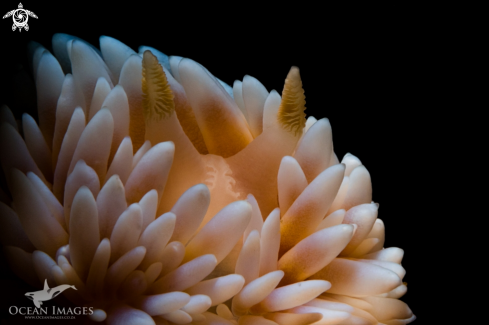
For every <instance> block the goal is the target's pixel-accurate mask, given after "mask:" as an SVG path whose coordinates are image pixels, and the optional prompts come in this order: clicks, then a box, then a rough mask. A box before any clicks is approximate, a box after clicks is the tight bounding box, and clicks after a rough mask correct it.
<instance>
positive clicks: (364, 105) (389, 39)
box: [0, 1, 440, 324]
mask: <svg viewBox="0 0 489 325" xmlns="http://www.w3.org/2000/svg"><path fill="white" fill-rule="evenodd" d="M17 5H18V3H17V2H14V1H3V2H2V4H1V5H0V11H1V13H0V14H1V15H2V16H3V15H4V14H5V13H6V12H8V11H10V10H12V9H15V8H17ZM23 5H24V9H28V10H31V11H33V12H34V13H35V14H36V15H37V16H38V17H39V18H38V19H34V18H29V26H30V30H29V31H28V32H26V31H25V30H23V31H22V32H20V33H19V32H18V31H15V32H12V30H11V26H12V20H11V18H8V19H4V20H0V35H1V55H2V57H1V61H0V62H1V67H2V68H1V69H2V70H1V71H0V78H1V82H2V88H1V89H2V90H1V92H0V96H1V97H0V103H1V102H5V103H7V104H8V105H9V106H10V107H11V108H12V109H13V110H14V111H15V113H16V114H17V115H18V116H19V117H20V114H21V112H22V111H31V112H35V109H34V107H35V99H34V97H32V96H30V95H28V94H29V89H31V90H30V91H32V81H29V79H25V78H20V77H19V75H22V74H30V71H29V68H28V60H27V55H26V50H25V46H26V44H27V42H28V41H29V40H34V41H37V42H39V43H41V44H43V45H44V46H45V47H47V48H48V49H50V46H51V45H50V44H51V37H52V35H53V34H54V33H56V32H63V33H67V34H72V35H75V36H78V37H81V38H83V39H85V40H86V41H88V42H90V43H92V44H94V45H96V46H98V37H99V36H100V35H107V36H111V37H114V38H117V39H119V40H120V41H122V42H124V43H126V44H127V45H128V46H130V47H132V48H133V49H134V50H136V51H137V47H138V46H139V45H148V46H153V47H155V48H157V49H159V50H161V51H162V52H164V53H166V54H168V55H179V56H184V57H189V58H192V59H194V60H195V61H197V62H199V63H201V64H202V65H204V66H205V67H206V68H207V69H208V70H209V71H211V72H212V73H213V74H214V75H215V76H217V77H218V78H220V79H221V80H223V81H225V82H227V83H228V84H230V85H232V83H233V81H234V80H236V79H240V80H242V78H243V76H244V75H246V74H248V75H251V76H253V77H255V78H257V79H258V80H260V81H261V82H262V83H263V85H265V87H266V88H267V89H268V90H269V91H270V90H272V89H276V90H277V91H279V93H281V91H282V88H283V82H284V79H285V77H286V75H287V72H288V71H289V69H290V67H291V66H293V65H294V66H298V67H299V68H300V72H301V77H302V81H303V87H304V89H305V95H306V106H307V110H306V113H307V115H308V116H309V115H312V116H314V117H316V118H318V119H319V118H323V117H327V118H329V120H330V122H331V125H332V128H333V139H334V146H335V152H336V154H337V156H338V158H339V159H340V160H341V158H342V157H343V156H344V155H345V154H346V153H347V152H350V153H352V154H354V155H356V156H357V157H359V158H360V160H361V161H362V162H363V164H364V165H365V166H366V167H367V169H368V170H369V172H370V174H371V177H372V182H373V199H374V201H376V202H379V203H380V210H379V218H381V219H382V220H383V221H384V223H385V226H386V244H385V247H401V248H403V249H404V250H405V257H404V260H403V263H402V264H403V266H404V267H405V268H406V270H407V275H406V277H405V279H404V281H406V282H408V293H407V294H406V295H405V296H404V297H403V298H402V300H403V301H405V302H406V303H408V304H409V306H410V307H411V309H412V310H413V312H414V313H415V314H416V315H417V317H418V320H417V321H416V323H421V324H422V323H424V321H423V319H425V320H426V319H427V318H428V317H429V316H430V315H432V314H433V313H434V309H433V307H430V306H429V305H427V304H426V299H427V295H428V296H429V294H428V293H427V292H428V291H429V288H430V287H429V286H430V285H432V284H435V283H436V282H437V281H440V280H437V278H436V273H435V271H434V270H433V269H432V268H430V267H428V266H427V263H438V262H439V261H437V260H436V255H435V254H434V253H433V251H434V250H435V249H436V248H437V247H436V245H437V242H438V240H437V239H438V237H439V236H440V234H438V233H436V231H435V230H433V229H431V228H428V227H427V225H428V224H429V223H430V222H431V220H433V218H434V217H435V216H436V213H435V212H434V211H435V209H436V204H437V203H436V202H435V200H434V199H433V197H432V195H431V191H432V188H433V183H432V179H431V178H430V175H431V173H432V172H433V165H435V164H437V162H436V161H435V160H434V159H433V157H432V156H431V155H430V150H431V149H432V147H433V146H435V145H436V143H437V142H438V138H437V136H436V131H429V130H433V129H434V128H435V129H436V123H435V121H434V120H432V119H431V118H430V117H429V116H430V111H431V110H432V109H433V108H434V107H435V106H436V98H435V97H434V96H433V89H434V87H435V83H436V80H435V77H434V74H435V72H436V70H437V67H436V65H437V61H436V60H435V53H436V51H437V44H436V39H437V37H436V36H437V33H439V31H438V30H437V29H436V28H432V27H431V26H429V24H427V23H426V21H425V18H424V17H422V16H421V15H420V14H417V13H416V14H413V15H411V14H406V13H405V10H407V9H408V8H358V7H354V6H349V5H345V7H344V8H331V7H330V8H319V7H301V6H297V5H295V6H294V7H290V8H289V7H284V5H282V6H281V7H280V8H278V7H277V8H276V9H274V10H272V11H265V9H264V8H263V7H261V6H256V7H254V6H253V7H252V6H251V5H247V4H245V3H237V4H236V5H232V6H226V7H218V6H217V5H215V7H212V6H211V5H210V4H206V6H203V7H202V8H198V7H194V6H193V5H191V4H190V3H188V4H185V5H183V6H180V8H176V7H173V6H171V5H170V4H167V3H160V4H159V6H156V5H151V4H149V3H143V2H141V3H138V2H133V3H132V4H131V5H128V6H127V7H124V5H122V3H119V4H117V5H114V6H109V5H107V6H105V5H101V4H100V3H97V2H86V1H84V2H78V3H76V4H75V3H74V4H73V7H71V8H70V7H67V3H66V2H65V3H63V4H59V5H57V4H56V5H55V4H52V5H48V4H46V3H44V2H43V3H41V2H39V1H28V2H27V1H24V2H23ZM386 13H387V14H386ZM18 83H22V84H23V86H24V87H25V88H26V90H25V92H24V93H23V94H24V95H23V96H22V97H21V98H20V99H19V98H18V96H17V95H16V93H15V89H17V87H18V85H17V84H18ZM26 94H27V95H26ZM34 96H35V93H34ZM2 269H3V271H5V272H6V273H8V270H7V268H6V266H5V264H2ZM4 279H6V278H4ZM8 279H14V278H13V277H10V278H8ZM22 292H24V291H22ZM12 294H16V293H12ZM9 299H10V298H7V297H6V296H5V295H3V297H2V311H1V312H2V315H4V311H5V310H4V309H5V306H9V305H11V303H10V300H9Z"/></svg>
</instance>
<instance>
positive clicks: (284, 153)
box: [0, 34, 415, 325]
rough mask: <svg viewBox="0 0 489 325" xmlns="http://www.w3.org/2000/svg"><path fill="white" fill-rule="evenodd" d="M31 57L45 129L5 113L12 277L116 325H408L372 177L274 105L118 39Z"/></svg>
mask: <svg viewBox="0 0 489 325" xmlns="http://www.w3.org/2000/svg"><path fill="white" fill-rule="evenodd" d="M52 49H53V54H52V53H51V52H50V51H48V50H47V49H46V48H44V47H42V46H40V45H35V46H33V47H32V53H33V57H32V66H33V71H32V72H33V76H34V79H35V83H36V88H37V110H38V121H36V120H35V119H34V118H33V117H31V116H29V115H27V114H24V115H23V116H22V121H16V119H15V117H14V115H13V114H12V112H11V111H10V109H9V108H8V107H6V106H3V107H2V108H1V112H0V120H1V126H0V154H1V155H0V162H1V166H2V170H3V173H4V175H5V179H6V183H7V185H8V186H7V187H4V188H2V192H1V193H0V198H1V202H0V213H1V219H0V235H1V240H2V244H3V245H4V250H5V254H6V257H7V260H8V263H9V265H10V267H11V268H12V270H13V271H14V272H15V273H16V274H17V275H18V276H19V277H20V278H21V279H23V280H24V281H25V282H27V283H29V284H31V285H33V286H36V287H42V284H43V283H45V281H46V283H47V284H48V285H49V287H54V286H57V285H65V284H66V285H73V286H75V287H76V288H77V289H78V290H66V291H64V292H63V294H64V295H65V296H66V297H67V298H68V299H69V300H70V301H71V302H72V303H73V304H75V305H77V306H90V307H93V309H94V312H93V314H91V315H90V316H89V317H90V319H91V320H93V321H97V322H106V323H107V324H119V325H120V324H201V325H204V324H240V325H246V324H255V325H260V324H263V325H277V324H278V325H307V324H315V325H326V324H372V325H376V324H388V325H397V324H407V323H410V322H412V321H413V320H414V319H415V316H414V315H413V313H412V312H411V310H410V309H409V307H408V306H407V305H406V304H405V303H404V302H402V301H401V300H399V298H400V297H401V296H402V295H404V294H405V293H406V290H407V287H406V284H405V283H403V282H402V279H403V277H404V274H405V270H404V268H403V267H402V266H401V260H402V257H403V254H404V252H403V250H402V249H399V248H395V247H391V248H384V224H383V222H382V220H380V219H378V218H377V214H378V204H376V203H374V202H372V187H371V179H370V174H369V172H368V171H367V169H366V168H365V166H363V165H362V163H361V161H360V160H359V159H358V158H357V157H355V156H353V155H351V154H347V155H346V156H344V157H343V159H342V161H341V162H340V161H339V160H338V158H337V156H336V155H335V153H334V150H333V142H332V131H331V125H330V123H329V121H328V119H320V120H316V119H315V118H314V117H309V118H308V119H307V120H306V115H305V108H306V107H305V103H306V102H305V96H304V90H303V88H302V81H301V77H300V73H299V69H298V68H296V67H292V68H291V70H290V71H289V73H288V75H287V77H286V79H285V85H284V88H283V91H282V94H281V95H280V94H279V93H278V92H277V91H275V90H272V91H270V92H269V91H268V90H267V89H266V88H265V86H264V85H262V84H261V83H260V82H259V81H258V80H257V79H255V78H253V77H251V76H245V77H244V78H243V80H242V81H239V80H237V81H235V82H234V84H233V86H232V87H231V86H229V85H227V84H225V83H224V82H222V81H221V80H219V79H217V78H216V77H214V76H213V75H212V74H211V72H209V71H208V70H207V69H206V68H204V67H203V66H202V65H200V64H199V63H197V62H195V61H193V60H191V59H188V58H182V57H178V56H170V57H168V56H166V55H165V54H163V53H162V52H160V51H158V50H156V49H154V48H151V47H147V46H142V47H140V48H139V50H138V53H137V52H135V51H134V50H132V49H131V48H129V47H128V46H126V45H124V44H123V43H121V42H119V41H118V40H115V39H113V38H111V37H106V36H103V37H101V38H100V50H99V49H97V48H95V47H93V46H92V45H90V44H88V43H86V42H85V41H83V40H81V39H79V38H76V37H73V36H70V35H66V34H56V35H54V37H53V44H52Z"/></svg>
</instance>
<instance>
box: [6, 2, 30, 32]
mask: <svg viewBox="0 0 489 325" xmlns="http://www.w3.org/2000/svg"><path fill="white" fill-rule="evenodd" d="M22 8H23V6H22V3H19V9H15V10H11V11H9V12H7V13H6V14H5V16H3V18H4V19H5V18H7V17H10V16H12V19H13V20H14V24H13V25H12V30H13V31H15V29H17V28H18V29H19V32H20V31H22V28H24V29H25V30H26V31H27V30H29V25H27V21H28V20H29V16H31V17H34V18H37V16H36V14H35V13H33V12H32V11H29V10H25V9H22Z"/></svg>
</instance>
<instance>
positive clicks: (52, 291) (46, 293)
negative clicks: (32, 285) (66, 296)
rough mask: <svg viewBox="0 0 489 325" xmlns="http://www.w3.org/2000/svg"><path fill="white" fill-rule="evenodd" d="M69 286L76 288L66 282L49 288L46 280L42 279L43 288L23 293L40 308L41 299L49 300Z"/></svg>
mask: <svg viewBox="0 0 489 325" xmlns="http://www.w3.org/2000/svg"><path fill="white" fill-rule="evenodd" d="M69 288H72V289H75V290H77V289H76V288H75V286H70V285H68V284H62V285H60V286H57V287H54V288H50V287H49V286H48V281H47V280H44V290H39V291H34V292H28V293H26V294H25V295H26V297H27V298H29V299H30V300H32V301H33V302H34V305H36V307H37V308H40V307H41V305H42V301H48V300H51V299H53V298H54V297H56V296H57V295H59V294H60V293H61V292H63V291H65V290H66V289H69Z"/></svg>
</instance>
